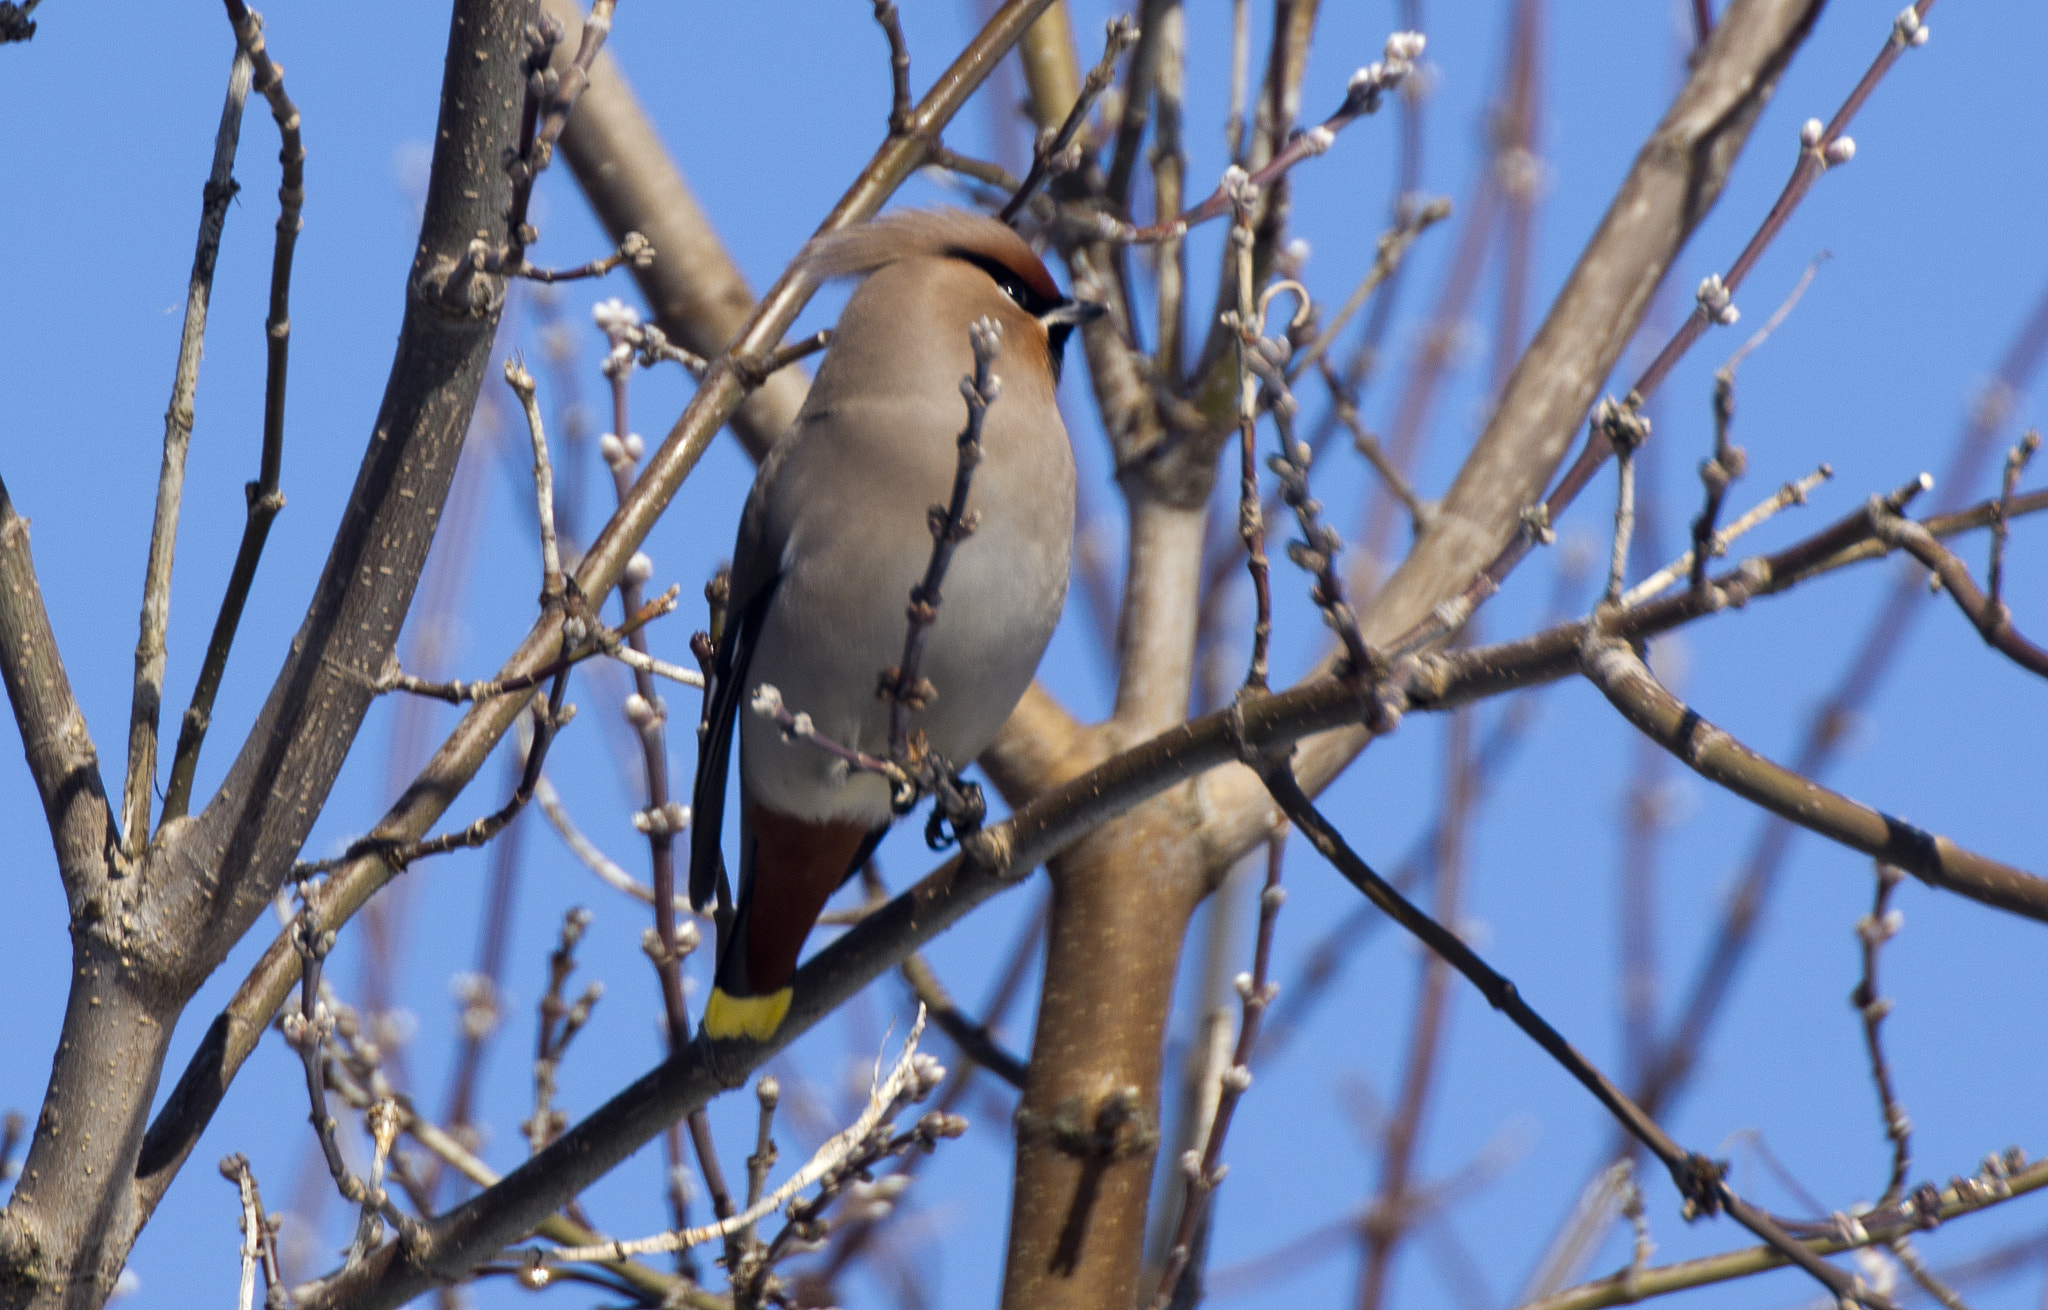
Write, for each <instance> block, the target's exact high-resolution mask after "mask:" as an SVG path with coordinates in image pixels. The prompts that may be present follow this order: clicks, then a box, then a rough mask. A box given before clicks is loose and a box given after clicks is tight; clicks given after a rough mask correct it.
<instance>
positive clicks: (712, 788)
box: [690, 576, 781, 910]
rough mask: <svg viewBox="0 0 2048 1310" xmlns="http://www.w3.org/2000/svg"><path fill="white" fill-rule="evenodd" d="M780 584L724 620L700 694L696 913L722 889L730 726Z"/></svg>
mask: <svg viewBox="0 0 2048 1310" xmlns="http://www.w3.org/2000/svg"><path fill="white" fill-rule="evenodd" d="M780 581H781V578H780V577H779V576H778V577H771V578H769V579H768V580H767V583H766V584H765V585H763V586H761V587H758V588H757V589H756V590H755V592H754V594H753V595H752V596H750V597H747V598H746V600H745V603H744V606H743V607H742V608H740V609H739V610H738V611H737V612H736V613H733V614H731V615H729V616H728V617H727V619H726V624H725V632H724V633H723V634H722V635H721V636H720V638H719V642H718V648H717V651H716V653H715V654H714V655H713V656H712V661H711V677H710V679H709V685H708V686H706V687H705V689H704V724H703V728H702V730H701V731H700V732H699V734H698V741H697V780H696V785H695V786H694V787H693V788H692V789H691V794H690V904H691V905H692V906H693V907H695V908H696V909H699V910H702V909H703V908H704V907H705V906H707V905H709V904H710V903H711V899H712V895H713V893H714V892H715V891H716V890H717V888H718V887H719V886H720V885H721V884H724V883H725V853H724V848H723V846H722V844H721V842H720V838H721V836H722V835H723V830H724V827H725V782H726V774H727V771H728V769H729V767H730V764H731V760H732V732H733V724H734V722H735V720H736V719H737V718H738V715H739V710H740V697H741V694H742V693H743V691H744V689H745V687H746V684H747V665H748V664H749V663H750V662H751V661H752V659H753V655H754V639H755V638H756V637H758V636H759V635H760V632H761V622H762V620H763V619H764V618H766V617H767V614H768V606H769V603H770V602H771V601H773V600H774V598H775V587H776V584H777V583H779V582H780ZM738 599H739V598H738V597H735V601H737V600H738ZM728 893H729V889H728Z"/></svg>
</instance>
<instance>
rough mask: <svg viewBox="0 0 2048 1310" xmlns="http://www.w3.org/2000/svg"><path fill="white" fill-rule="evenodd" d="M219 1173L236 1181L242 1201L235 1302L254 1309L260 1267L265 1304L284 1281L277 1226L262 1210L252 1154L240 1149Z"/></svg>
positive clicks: (241, 1307) (247, 1308)
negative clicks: (238, 1284) (239, 1270)
mask: <svg viewBox="0 0 2048 1310" xmlns="http://www.w3.org/2000/svg"><path fill="white" fill-rule="evenodd" d="M220 1173H221V1177H223V1178H225V1179H227V1180H228V1181H229V1182H231V1183H233V1184H234V1185H235V1189H236V1191H237V1192H239V1193H240V1195H241V1202H242V1283H241V1293H240V1295H239V1297H238V1298H237V1299H236V1302H235V1303H236V1305H237V1306H239V1307H240V1310H253V1308H254V1306H255V1304H256V1271H257V1270H258V1269H259V1268H260V1269H261V1270H262V1271H263V1292H264V1301H265V1303H266V1304H268V1302H269V1300H270V1291H271V1289H272V1288H275V1287H277V1286H279V1284H280V1282H281V1281H282V1279H281V1275H280V1273H279V1271H278V1263H277V1230H276V1229H275V1228H273V1227H272V1226H271V1223H270V1218H269V1216H268V1215H266V1214H265V1213H264V1212H263V1194H262V1193H261V1192H260V1191H258V1190H257V1187H256V1172H255V1170H253V1169H251V1168H250V1167H249V1157H248V1156H246V1155H243V1154H242V1153H241V1152H239V1151H237V1152H236V1153H234V1154H233V1155H230V1156H228V1157H227V1158H226V1159H224V1160H222V1161H221V1162H220Z"/></svg>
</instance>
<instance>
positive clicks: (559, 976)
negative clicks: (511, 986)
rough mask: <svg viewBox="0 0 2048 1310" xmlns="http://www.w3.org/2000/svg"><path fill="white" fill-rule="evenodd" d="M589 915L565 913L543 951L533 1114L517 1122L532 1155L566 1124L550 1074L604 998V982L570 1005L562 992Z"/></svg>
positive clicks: (578, 910) (574, 911) (579, 908)
mask: <svg viewBox="0 0 2048 1310" xmlns="http://www.w3.org/2000/svg"><path fill="white" fill-rule="evenodd" d="M590 919H591V915H590V911H588V910H586V909H584V908H583V907H582V906H580V905H579V906H577V907H576V908H575V909H572V910H570V911H569V912H568V913H566V914H564V915H563V916H562V931H561V935H560V937H559V939H558V940H557V942H556V944H555V949H554V950H553V951H550V952H549V953H548V987H547V991H546V992H545V993H543V994H542V996H541V998H540V1025H539V1028H538V1029H537V1031H536V1036H535V1038H534V1056H533V1113H532V1114H531V1115H529V1116H528V1117H527V1119H526V1122H524V1123H523V1124H521V1125H520V1129H521V1131H523V1132H524V1133H525V1134H526V1144H527V1150H528V1151H529V1152H530V1153H531V1154H533V1155H539V1154H540V1152H541V1150H542V1149H543V1148H544V1147H546V1146H547V1144H548V1143H549V1142H552V1141H554V1140H555V1139H556V1138H557V1137H560V1136H561V1135H562V1130H563V1129H564V1128H567V1127H568V1126H569V1119H568V1116H567V1115H565V1114H563V1113H562V1112H561V1111H560V1110H557V1109H556V1108H555V1075H556V1073H557V1071H558V1070H560V1068H561V1067H562V1057H563V1055H565V1054H566V1053H567V1052H568V1049H569V1043H570V1042H572V1041H574V1040H575V1039H576V1034H577V1033H579V1032H581V1031H582V1029H583V1025H584V1024H586V1023H588V1022H589V1021H590V1012H591V1010H592V1009H593V1008H595V1007H596V1005H597V1003H598V1001H599V1000H601V999H602V998H603V996H604V986H603V985H602V984H601V983H594V982H593V983H591V984H590V985H589V986H587V987H585V988H584V989H583V994H582V995H581V996H579V997H577V998H576V1000H575V1001H574V1002H573V1003H572V1002H570V1001H569V1000H567V999H566V996H567V993H566V992H564V991H563V987H564V985H565V984H566V983H567V982H568V981H569V975H570V974H571V973H573V972H575V970H576V947H577V945H578V944H579V943H581V942H582V940H583V933H584V931H585V930H586V929H588V928H589V927H590Z"/></svg>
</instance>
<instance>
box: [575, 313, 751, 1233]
mask: <svg viewBox="0 0 2048 1310" xmlns="http://www.w3.org/2000/svg"><path fill="white" fill-rule="evenodd" d="M591 316H592V319H593V320H594V321H595V322H596V324H597V326H598V329H599V330H600V331H602V332H603V333H604V334H605V339H606V341H607V342H608V343H609V344H610V350H609V352H608V353H607V355H606V358H605V363H604V366H603V372H604V374H605V377H606V378H607V379H609V381H610V382H611V389H612V432H611V434H610V436H609V439H608V441H607V439H602V438H601V439H600V440H599V442H598V445H599V448H600V449H601V450H602V451H603V452H604V457H605V464H606V466H607V467H608V468H609V469H610V470H611V474H612V489H613V491H614V493H615V494H616V495H617V497H618V503H619V505H620V506H621V507H624V506H625V505H626V504H627V503H628V502H629V500H630V498H631V496H632V494H633V484H634V480H635V477H636V474H637V472H638V466H639V449H638V447H639V444H640V443H639V438H638V437H637V436H635V435H634V433H633V429H632V424H631V421H630V420H631V410H630V404H631V399H632V390H631V383H632V362H633V358H634V354H635V352H636V351H637V352H638V354H639V357H640V359H641V360H642V363H643V366H645V364H646V362H647V361H648V360H649V359H650V358H654V357H658V356H659V355H660V354H661V353H662V352H663V351H664V350H667V349H668V347H667V342H666V338H665V337H663V336H662V335H661V331H660V329H658V328H656V327H655V326H654V325H653V324H651V323H650V324H642V323H641V322H640V320H639V316H638V315H637V314H636V313H634V311H633V310H631V309H630V308H629V307H627V306H626V305H625V304H623V303H622V302H620V301H618V300H616V299H614V300H611V301H607V302H605V303H604V304H601V305H598V306H597V307H595V308H594V309H593V310H592V314H591ZM679 353H682V354H685V355H686V354H687V352H679ZM684 362H685V366H686V367H687V366H688V360H687V359H686V360H685V361H684ZM692 372H693V373H696V374H697V375H698V376H702V372H701V370H699V369H693V370H692ZM653 567H654V566H653V564H652V562H651V561H648V560H647V556H646V555H645V554H644V553H636V554H635V555H634V557H633V559H632V560H631V561H629V562H628V564H627V567H626V568H625V569H624V570H622V571H621V573H620V576H619V580H618V589H619V604H620V606H621V608H622V611H623V612H624V613H627V614H633V613H636V612H637V611H638V610H639V608H640V588H641V584H642V583H643V582H644V581H645V580H646V578H648V577H649V576H651V575H652V573H653ZM707 594H709V593H708V592H707ZM627 642H628V645H629V647H630V648H631V649H632V650H634V651H636V652H637V653H638V654H640V655H641V656H643V657H646V656H648V649H647V634H646V633H645V632H644V631H640V630H637V629H636V630H635V631H633V632H632V633H630V634H629V635H628V638H627ZM633 685H634V689H633V694H632V695H630V696H628V697H627V698H626V703H625V706H624V712H625V716H626V721H627V722H628V723H629V724H631V725H632V727H633V730H634V734H635V735H636V736H637V737H638V738H639V740H640V762H641V771H642V773H643V775H644V776H645V778H646V781H647V808H646V809H644V810H642V811H640V812H639V813H638V814H636V815H635V816H634V818H633V824H634V826H635V827H636V828H638V829H640V831H641V832H643V833H645V834H646V835H647V851H648V863H649V873H650V880H651V882H652V884H653V885H652V887H651V888H650V889H649V893H650V895H649V900H650V901H651V902H652V904H653V907H654V927H653V930H652V931H651V932H650V933H649V934H648V936H647V938H646V939H645V940H644V941H643V942H642V946H643V948H644V949H645V951H646V953H647V958H648V960H649V961H650V962H651V963H652V964H653V965H654V973H655V980H656V982H657V984H658V985H659V987H660V989H661V1004H662V1016H663V1019H664V1020H665V1023H666V1029H667V1034H668V1042H669V1051H670V1053H671V1054H673V1053H675V1052H677V1051H680V1050H682V1049H683V1047H684V1046H685V1045H687V1044H688V1043H689V1041H690V1011H689V1005H688V1002H687V1000H686V998H685V997H684V994H683V972H682V962H683V957H684V956H685V955H687V954H689V952H690V951H691V950H693V949H695V947H696V946H697V944H698V940H699V933H698V931H697V928H696V925H695V924H694V923H685V924H684V925H683V926H682V927H681V928H678V926H677V919H676V905H677V900H678V897H677V896H676V871H675V837H676V834H677V833H678V832H679V831H681V830H682V828H683V827H684V825H686V824H687V823H688V822H689V811H688V809H687V808H686V807H685V806H683V805H682V803H681V802H679V801H675V800H672V799H670V796H669V776H668V703H667V702H666V701H665V700H664V699H663V698H662V697H661V695H660V693H659V692H657V691H656V690H655V687H654V679H653V676H652V670H651V667H650V668H642V667H638V666H636V667H634V670H633ZM697 685H698V686H700V687H702V686H705V685H706V682H705V681H704V680H703V678H702V675H701V674H700V676H699V680H698V682H697ZM689 1127H690V1144H691V1149H692V1150H693V1151H694V1152H695V1153H696V1156H697V1168H698V1171H699V1172H700V1173H701V1175H702V1176H703V1179H704V1190H705V1191H706V1192H707V1193H709V1194H710V1199H711V1209H712V1213H713V1214H715V1215H716V1216H717V1217H718V1218H720V1219H724V1218H726V1217H728V1216H729V1215H731V1214H732V1213H733V1210H734V1206H733V1201H732V1192H731V1190H730V1189H729V1188H728V1187H727V1186H726V1182H725V1170H724V1167H723V1166H722V1165H721V1164H720V1163H719V1159H718V1145H717V1143H716V1142H715V1141H714V1140H713V1139H712V1136H711V1120H710V1118H709V1117H708V1116H707V1115H705V1114H704V1112H703V1111H701V1110H699V1111H696V1112H694V1113H692V1114H691V1115H690V1116H689ZM738 1254H739V1248H738V1247H737V1246H735V1245H733V1244H730V1243H728V1245H727V1247H726V1259H727V1262H728V1265H730V1263H731V1262H732V1261H733V1260H734V1259H735V1258H736V1257H737V1256H738Z"/></svg>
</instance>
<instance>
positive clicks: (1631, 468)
mask: <svg viewBox="0 0 2048 1310" xmlns="http://www.w3.org/2000/svg"><path fill="white" fill-rule="evenodd" d="M1614 459H1615V465H1616V468H1617V471H1618V474H1619V476H1618V477H1617V479H1616V482H1617V486H1616V489H1615V494H1614V548H1613V551H1612V552H1611V553H1610V554H1609V556H1608V559H1607V591H1606V595H1605V598H1604V599H1605V602H1606V603H1607V604H1609V605H1619V604H1620V603H1621V584H1622V582H1623V581H1624V579H1625V578H1626V577H1627V575H1628V549H1629V539H1630V537H1631V536H1632V535H1633V534H1634V533H1635V530H1636V461H1635V449H1634V447H1632V446H1626V445H1616V446H1615V448H1614ZM1708 535H1709V536H1711V535H1712V525H1711V524H1710V525H1709V531H1708ZM1705 576H1706V575H1705V572H1704V570H1700V577H1701V579H1702V585H1704V580H1705Z"/></svg>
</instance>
